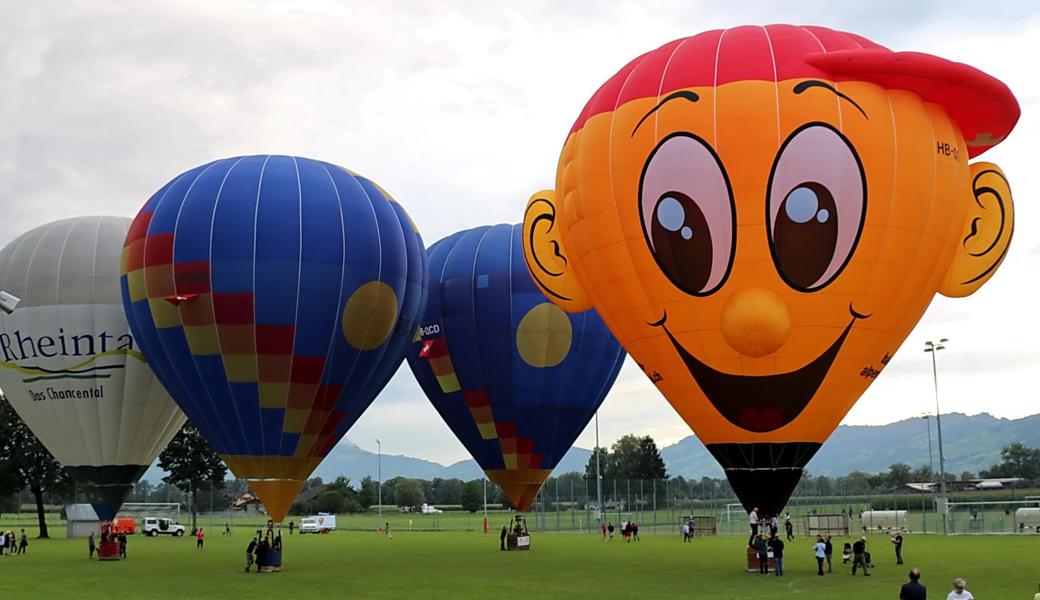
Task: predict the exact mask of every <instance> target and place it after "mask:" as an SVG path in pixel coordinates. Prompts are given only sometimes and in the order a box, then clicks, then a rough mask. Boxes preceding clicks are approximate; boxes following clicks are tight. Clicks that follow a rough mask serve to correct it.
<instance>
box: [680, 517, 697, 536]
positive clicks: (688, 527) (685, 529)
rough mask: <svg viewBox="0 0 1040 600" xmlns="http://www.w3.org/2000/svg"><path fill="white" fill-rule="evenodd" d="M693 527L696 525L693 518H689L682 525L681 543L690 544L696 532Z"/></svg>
mask: <svg viewBox="0 0 1040 600" xmlns="http://www.w3.org/2000/svg"><path fill="white" fill-rule="evenodd" d="M695 525H696V523H695V522H694V520H693V517H690V518H689V519H688V520H687V521H686V522H685V523H683V524H682V541H683V542H691V541H693V536H694V533H696V531H697V528H696V527H695Z"/></svg>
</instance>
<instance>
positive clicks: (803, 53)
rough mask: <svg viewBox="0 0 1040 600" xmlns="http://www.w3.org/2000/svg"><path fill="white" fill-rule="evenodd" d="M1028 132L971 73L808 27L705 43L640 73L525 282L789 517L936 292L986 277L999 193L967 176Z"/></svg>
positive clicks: (613, 106)
mask: <svg viewBox="0 0 1040 600" xmlns="http://www.w3.org/2000/svg"><path fill="white" fill-rule="evenodd" d="M1018 116H1019V108H1018V104H1017V102H1016V100H1015V98H1014V96H1013V95H1012V94H1011V92H1010V91H1009V90H1008V88H1007V86H1005V85H1004V84H1003V83H1001V82H1000V81H998V80H996V79H994V78H993V77H991V76H989V75H987V74H985V73H983V72H981V71H979V70H977V69H974V68H972V67H969V66H967V65H963V64H959V63H954V62H950V61H948V60H944V59H942V58H939V57H936V56H930V55H927V54H920V53H915V52H893V51H891V50H888V49H886V48H884V47H882V46H879V45H878V44H875V43H874V42H871V41H870V40H867V39H865V38H863V37H861V36H858V35H855V34H851V33H844V32H839V31H834V30H830V29H826V28H822V27H796V26H790V25H769V26H765V27H759V26H753V27H737V28H734V29H726V30H717V31H709V32H706V33H701V34H699V35H696V36H693V37H689V38H685V39H680V40H676V41H674V42H671V43H669V44H666V45H665V46H662V47H661V48H658V49H657V50H652V51H650V52H647V53H646V54H643V55H642V56H640V57H638V58H636V59H635V60H633V61H632V62H630V63H629V64H628V65H626V66H625V67H624V68H623V69H622V70H621V71H619V72H618V73H617V74H616V75H614V76H613V77H611V78H610V79H609V80H608V81H607V82H606V83H604V84H603V86H602V87H600V88H599V90H598V91H597V92H596V93H595V94H594V95H593V96H592V98H591V99H590V100H589V101H588V103H587V104H586V105H585V108H584V110H582V111H581V113H580V115H579V116H578V119H577V121H576V122H575V123H574V126H573V127H572V128H571V131H570V134H569V135H568V136H567V140H566V143H565V144H564V147H563V151H562V153H561V155H560V161H559V167H558V170H557V178H556V187H555V190H552V191H549V192H545V193H540V194H536V195H535V196H534V197H533V198H532V199H531V201H530V202H529V203H528V207H527V212H526V216H525V219H524V237H523V239H524V241H525V245H524V252H525V255H526V258H527V264H528V266H529V267H530V269H531V271H532V276H533V277H534V279H535V281H536V282H538V283H539V285H540V286H542V289H543V291H545V292H546V294H547V295H548V296H549V297H550V298H551V299H552V301H553V302H554V303H556V304H558V305H559V306H561V307H564V308H566V309H567V310H570V311H584V310H588V309H589V308H595V309H596V310H597V311H598V312H599V314H600V315H601V316H602V317H603V320H604V321H605V322H606V323H607V325H608V326H609V327H610V330H611V331H612V332H613V333H614V335H615V336H616V337H617V339H618V340H619V341H620V342H621V344H622V345H623V346H624V347H625V349H626V350H627V351H628V352H629V353H630V354H631V355H632V356H633V358H635V359H636V361H637V362H638V363H639V364H640V365H641V366H642V367H643V369H644V371H645V372H646V374H647V375H648V376H649V377H650V378H651V379H652V381H653V382H654V383H655V384H656V385H657V387H658V389H659V390H660V391H661V392H662V393H663V394H664V396H665V397H666V398H667V399H668V400H669V402H670V403H671V404H672V406H673V407H675V409H676V411H678V413H679V414H680V415H681V416H682V418H683V419H684V420H685V421H686V422H687V423H688V424H689V425H690V426H691V428H692V429H693V430H694V432H695V433H696V434H697V436H698V437H699V438H700V439H701V440H702V441H703V442H704V443H705V444H706V445H707V447H708V449H709V450H710V451H711V453H712V454H713V455H714V456H715V458H716V459H717V460H718V461H719V463H721V465H722V467H723V468H724V469H725V471H726V474H727V475H728V477H729V480H730V482H731V483H732V484H733V488H734V490H735V491H736V493H737V494H738V496H739V497H740V500H741V502H742V503H743V505H744V506H745V507H746V508H747V509H749V510H750V509H751V508H754V507H758V508H759V509H760V511H759V514H760V515H761V514H763V513H765V514H771V515H775V514H777V513H779V512H780V510H781V508H782V507H783V506H784V504H785V503H786V501H787V500H788V498H789V497H790V494H791V492H792V490H793V489H794V487H795V485H796V484H797V482H798V479H799V478H800V476H801V472H802V468H803V467H804V466H805V464H806V463H807V462H808V460H809V459H810V458H811V457H812V456H813V454H814V453H815V452H816V451H817V449H818V448H819V447H820V445H821V444H822V443H823V442H824V441H825V440H826V439H827V437H828V436H829V435H830V433H831V432H832V431H833V430H834V428H835V427H836V426H837V425H838V423H839V421H840V420H841V419H842V417H843V416H844V415H845V414H846V413H847V412H848V410H849V409H850V408H851V407H852V405H853V404H854V403H855V402H856V400H857V399H858V398H859V397H860V395H861V394H862V393H863V391H864V390H865V389H866V388H867V386H869V385H870V383H871V382H873V381H874V379H875V378H876V377H877V376H878V374H879V373H880V372H881V371H882V370H883V369H884V368H885V365H887V364H888V362H889V361H890V359H891V358H892V356H893V355H894V354H895V352H896V350H897V349H898V348H899V345H900V344H901V343H902V341H903V339H904V338H905V337H906V336H907V334H908V333H909V332H910V330H911V329H912V328H913V326H914V324H915V323H917V321H918V319H919V318H920V317H921V315H922V314H923V312H924V310H925V308H926V307H927V306H928V303H929V302H930V301H931V299H932V297H933V296H934V295H935V294H936V293H937V292H938V293H942V294H943V295H946V296H951V297H958V296H966V295H968V294H971V293H972V292H974V291H975V290H976V289H978V287H979V286H981V285H982V284H983V283H984V282H985V281H986V280H988V279H989V278H990V277H992V276H993V273H994V272H995V271H996V269H997V267H998V266H999V265H1000V263H1001V261H1002V260H1003V258H1004V255H1005V254H1006V252H1007V249H1008V244H1009V243H1010V240H1011V231H1012V226H1013V221H1014V219H1013V206H1012V202H1011V192H1010V188H1009V186H1008V183H1007V180H1006V179H1005V177H1004V175H1003V173H1002V172H1001V171H1000V169H999V168H997V167H996V166H995V165H992V164H989V163H982V162H976V163H970V162H969V159H971V158H974V157H976V156H978V155H979V154H981V153H982V152H984V151H985V150H987V149H988V148H991V147H993V146H994V145H996V144H997V143H999V142H1000V141H1001V140H1003V139H1004V138H1005V137H1006V136H1007V135H1008V134H1009V133H1010V132H1011V129H1012V128H1013V127H1014V125H1015V122H1016V121H1017V119H1018Z"/></svg>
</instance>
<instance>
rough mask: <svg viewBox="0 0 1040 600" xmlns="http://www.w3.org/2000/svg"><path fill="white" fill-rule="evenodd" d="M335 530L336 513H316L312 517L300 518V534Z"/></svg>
mask: <svg viewBox="0 0 1040 600" xmlns="http://www.w3.org/2000/svg"><path fill="white" fill-rule="evenodd" d="M335 530H336V515H330V514H326V513H318V514H316V515H314V516H313V517H304V518H302V519H300V534H301V535H302V534H304V533H326V532H329V531H335Z"/></svg>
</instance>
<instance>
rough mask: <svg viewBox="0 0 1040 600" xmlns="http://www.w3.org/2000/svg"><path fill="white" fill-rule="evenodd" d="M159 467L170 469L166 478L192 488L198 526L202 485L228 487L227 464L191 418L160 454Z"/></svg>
mask: <svg viewBox="0 0 1040 600" xmlns="http://www.w3.org/2000/svg"><path fill="white" fill-rule="evenodd" d="M159 468H160V469H162V470H164V471H166V472H167V473H169V475H167V476H166V477H163V481H165V482H166V483H168V484H170V485H175V486H177V487H178V488H180V489H182V490H183V489H185V488H187V489H188V490H189V491H190V492H191V527H192V529H194V528H195V527H196V519H197V516H198V512H199V507H198V492H199V488H200V487H201V486H202V485H203V484H205V483H210V484H212V485H213V486H214V487H215V488H217V489H222V488H223V487H224V477H225V476H226V475H227V467H226V466H224V462H223V461H222V460H220V457H218V456H217V453H216V452H215V451H214V450H213V446H210V445H209V442H207V441H206V438H204V437H203V436H202V433H201V432H200V431H199V430H198V428H197V427H195V425H193V424H192V423H191V422H190V421H189V422H187V423H185V424H184V427H181V430H180V431H178V432H177V435H175V436H174V437H173V440H171V441H170V444H169V445H168V446H166V449H165V450H163V451H162V454H160V455H159Z"/></svg>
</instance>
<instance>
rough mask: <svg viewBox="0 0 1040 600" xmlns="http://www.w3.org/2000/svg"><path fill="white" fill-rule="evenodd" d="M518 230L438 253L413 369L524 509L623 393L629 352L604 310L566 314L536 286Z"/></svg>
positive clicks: (439, 246)
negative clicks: (620, 378) (612, 397)
mask: <svg viewBox="0 0 1040 600" xmlns="http://www.w3.org/2000/svg"><path fill="white" fill-rule="evenodd" d="M520 233H521V230H520V226H519V225H496V226H494V227H478V228H475V229H471V230H467V231H462V232H459V233H456V234H453V235H451V236H449V237H447V238H445V239H443V240H441V241H439V242H437V243H436V244H434V245H433V246H431V247H430V249H429V251H428V254H429V257H430V284H429V285H430V292H429V294H428V302H427V307H426V313H425V316H424V318H423V321H422V327H421V328H420V329H419V333H418V335H417V336H416V337H415V340H414V343H413V345H412V349H411V351H410V352H409V353H408V362H409V366H411V368H412V372H413V373H414V374H415V376H416V378H417V379H418V380H419V383H420V385H421V386H422V388H423V391H425V392H426V395H427V396H428V397H429V398H430V400H431V402H432V403H433V405H434V407H435V408H436V409H437V411H438V412H439V413H440V414H441V416H442V417H443V418H444V420H445V422H446V423H447V424H448V426H449V427H450V428H451V430H452V431H453V432H454V433H455V435H456V436H457V437H458V438H459V440H460V441H461V442H462V443H463V445H464V446H465V447H466V449H467V450H468V451H469V452H470V454H472V455H473V457H474V459H476V461H477V463H478V464H480V466H481V468H483V469H484V470H485V471H486V472H487V473H488V476H489V477H490V478H491V479H492V480H493V481H495V482H497V483H499V484H500V485H501V486H502V487H503V489H505V491H506V492H507V493H509V494H510V497H511V499H512V500H513V502H514V504H515V505H516V506H517V507H518V508H520V509H521V510H526V508H528V506H529V505H530V502H532V501H533V500H534V497H535V496H536V495H537V492H538V490H539V489H541V486H542V483H543V482H544V480H545V478H547V477H548V476H549V473H550V472H551V471H552V469H553V467H555V466H556V464H557V463H558V462H559V461H560V459H561V458H562V457H563V455H564V453H565V452H566V451H567V450H568V449H569V448H570V447H571V444H573V442H574V440H575V438H576V437H577V436H578V435H579V434H580V433H581V431H582V430H583V429H584V428H585V426H586V425H587V424H588V422H589V419H591V418H592V415H593V414H594V413H595V411H596V409H597V408H598V407H599V405H600V403H601V402H602V401H603V398H604V397H605V396H606V394H607V392H608V391H609V389H610V387H611V386H612V385H613V383H614V380H615V378H616V377H617V374H618V371H619V370H620V368H621V364H622V362H623V361H624V357H625V354H624V351H623V350H622V349H621V347H620V346H619V345H618V343H617V342H616V341H615V340H614V338H613V336H611V334H610V332H609V331H608V330H607V328H606V326H605V325H604V324H603V322H602V320H601V319H600V318H599V315H597V314H596V313H595V311H588V312H585V313H581V314H574V315H568V314H566V313H564V312H563V311H562V310H560V309H559V308H557V307H556V306H554V305H553V304H551V303H550V302H549V301H548V299H547V298H546V297H545V296H544V295H543V294H542V292H541V291H539V289H538V288H537V287H536V286H535V284H534V282H533V281H532V280H531V276H530V274H529V272H528V270H527V267H526V266H525V264H524V259H523V250H522V248H521V246H520Z"/></svg>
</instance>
